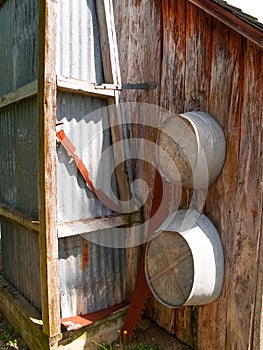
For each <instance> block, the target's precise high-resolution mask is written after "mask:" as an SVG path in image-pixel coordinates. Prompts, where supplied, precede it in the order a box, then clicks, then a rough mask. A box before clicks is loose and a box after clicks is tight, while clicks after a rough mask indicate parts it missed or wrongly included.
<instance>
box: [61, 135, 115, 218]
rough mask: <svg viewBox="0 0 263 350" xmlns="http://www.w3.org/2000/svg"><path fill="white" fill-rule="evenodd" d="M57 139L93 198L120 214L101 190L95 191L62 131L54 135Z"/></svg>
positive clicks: (83, 165)
mask: <svg viewBox="0 0 263 350" xmlns="http://www.w3.org/2000/svg"><path fill="white" fill-rule="evenodd" d="M56 135H57V138H58V139H59V141H60V142H61V144H62V145H63V146H64V148H65V149H66V150H67V152H68V153H69V155H70V156H71V157H72V158H73V159H74V161H75V163H76V165H77V167H78V169H79V171H80V173H81V175H82V176H83V179H84V180H85V182H86V184H87V185H88V187H89V189H90V190H91V191H92V192H93V194H94V195H95V197H96V198H97V199H98V200H100V201H101V202H102V204H104V205H105V206H106V207H107V208H109V209H111V210H113V211H116V212H121V209H120V207H119V206H118V205H117V204H115V203H114V202H113V201H112V200H111V199H110V198H109V197H108V196H107V195H106V194H104V193H103V192H102V191H101V190H96V189H95V187H94V185H93V183H92V181H91V179H90V176H89V171H88V169H87V168H86V166H85V164H84V163H83V161H82V160H81V159H80V158H79V157H78V156H77V155H76V153H75V151H76V147H75V146H74V145H73V144H72V142H71V141H70V139H69V138H68V137H67V135H66V134H65V132H64V130H60V131H58V132H57V133H56Z"/></svg>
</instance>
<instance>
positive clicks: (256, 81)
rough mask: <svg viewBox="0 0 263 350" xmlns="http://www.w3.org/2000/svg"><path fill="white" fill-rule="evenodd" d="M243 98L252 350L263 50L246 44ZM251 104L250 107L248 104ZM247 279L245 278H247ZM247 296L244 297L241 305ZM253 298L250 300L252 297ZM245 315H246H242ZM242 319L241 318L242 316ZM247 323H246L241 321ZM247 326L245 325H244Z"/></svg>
mask: <svg viewBox="0 0 263 350" xmlns="http://www.w3.org/2000/svg"><path fill="white" fill-rule="evenodd" d="M243 57H244V58H243V59H244V98H243V103H242V109H243V118H242V120H241V142H240V144H241V147H240V159H242V165H241V167H240V173H241V174H242V180H243V186H244V187H243V194H242V197H241V198H240V200H242V206H240V207H243V208H244V209H243V210H244V211H243V215H244V218H246V219H245V220H244V219H243V220H244V221H245V225H246V226H245V227H244V235H245V237H246V239H245V241H244V242H243V244H244V246H243V245H242V246H241V248H242V250H241V251H240V254H242V255H243V257H244V259H245V257H246V256H248V257H249V261H247V260H246V262H245V260H244V264H245V266H244V267H242V268H241V266H240V268H241V271H239V273H240V275H241V274H242V276H244V275H243V273H244V270H245V273H246V274H247V276H248V281H247V283H248V286H249V289H250V290H251V292H250V293H249V297H250V298H251V299H250V300H251V309H252V310H251V317H250V334H249V336H250V337H249V346H250V348H251V349H262V348H263V305H262V295H263V242H262V234H263V226H262V225H263V216H262V214H263V173H262V164H263V152H262V151H263V142H262V141H263V88H262V81H263V49H262V48H259V47H258V46H257V45H255V44H253V43H252V42H250V41H248V40H246V46H245V50H244V55H243ZM248 101H249V103H248ZM245 276H246V275H245ZM247 294H248V293H245V295H244V296H243V295H242V296H241V298H240V299H239V304H241V305H244V306H245V305H246V304H245V303H244V301H245V300H246V299H244V298H247ZM250 295H251V296H250ZM243 314H244V313H243ZM240 318H241V314H240ZM242 322H244V321H242ZM244 326H245V325H244Z"/></svg>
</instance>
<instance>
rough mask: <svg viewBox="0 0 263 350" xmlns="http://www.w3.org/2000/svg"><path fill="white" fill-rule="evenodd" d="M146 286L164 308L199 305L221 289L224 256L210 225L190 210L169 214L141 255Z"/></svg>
mask: <svg viewBox="0 0 263 350" xmlns="http://www.w3.org/2000/svg"><path fill="white" fill-rule="evenodd" d="M145 273H146V279H147V283H148V285H149V287H150V289H151V291H152V293H153V295H154V296H155V297H156V299H157V300H158V301H160V302H161V303H162V304H164V305H165V306H168V307H173V308H176V307H180V306H183V305H202V304H207V303H210V302H213V301H214V300H216V299H217V298H218V297H219V295H220V293H221V290H222V286H223V276H224V255H223V248H222V243H221V240H220V237H219V234H218V232H217V229H216V228H215V226H214V225H213V223H212V222H211V221H210V220H209V219H208V218H207V217H206V216H205V215H203V214H200V213H198V212H197V211H193V210H179V211H178V212H177V213H176V214H171V215H170V216H169V217H168V218H167V220H166V221H165V223H164V224H163V225H162V227H161V228H160V230H159V231H158V232H157V233H156V234H155V236H154V238H153V239H152V240H151V241H149V242H148V244H147V247H146V252H145Z"/></svg>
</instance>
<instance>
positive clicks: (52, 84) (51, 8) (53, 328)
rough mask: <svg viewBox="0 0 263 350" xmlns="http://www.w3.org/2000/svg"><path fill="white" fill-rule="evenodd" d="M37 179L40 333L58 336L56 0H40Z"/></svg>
mask: <svg viewBox="0 0 263 350" xmlns="http://www.w3.org/2000/svg"><path fill="white" fill-rule="evenodd" d="M39 11H40V12H39V13H40V22H39V72H38V137H39V142H38V144H39V146H38V176H39V215H40V216H39V222H40V235H39V236H40V237H39V239H40V265H41V296H42V318H43V331H44V333H45V334H47V335H48V336H49V337H54V336H56V335H58V334H59V333H60V310H59V280H58V239H57V231H56V193H57V191H56V13H57V2H56V0H40V8H39Z"/></svg>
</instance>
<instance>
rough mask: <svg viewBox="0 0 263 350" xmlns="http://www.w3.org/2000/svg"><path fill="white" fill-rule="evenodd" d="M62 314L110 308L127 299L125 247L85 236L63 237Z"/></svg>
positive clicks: (60, 249) (60, 245) (61, 249)
mask: <svg viewBox="0 0 263 350" xmlns="http://www.w3.org/2000/svg"><path fill="white" fill-rule="evenodd" d="M59 257H60V259H59V274H60V297H61V314H62V317H70V316H74V315H80V314H85V313H88V312H93V311H97V310H101V309H104V308H107V307H108V306H112V305H115V304H117V303H120V302H121V301H123V300H124V299H125V268H124V266H125V265H124V263H125V251H124V249H113V248H107V247H102V246H99V245H96V244H92V243H89V242H88V241H87V240H86V239H85V238H83V237H81V236H73V237H67V238H61V239H60V240H59Z"/></svg>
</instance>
